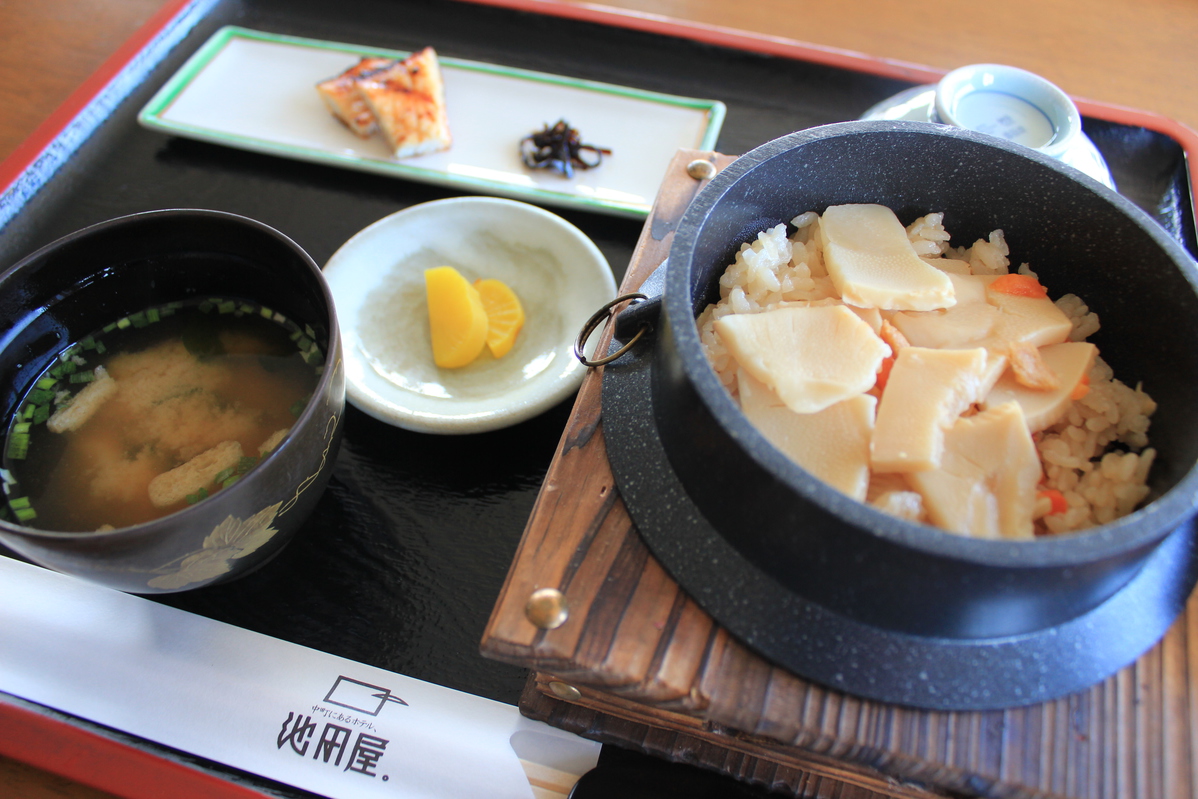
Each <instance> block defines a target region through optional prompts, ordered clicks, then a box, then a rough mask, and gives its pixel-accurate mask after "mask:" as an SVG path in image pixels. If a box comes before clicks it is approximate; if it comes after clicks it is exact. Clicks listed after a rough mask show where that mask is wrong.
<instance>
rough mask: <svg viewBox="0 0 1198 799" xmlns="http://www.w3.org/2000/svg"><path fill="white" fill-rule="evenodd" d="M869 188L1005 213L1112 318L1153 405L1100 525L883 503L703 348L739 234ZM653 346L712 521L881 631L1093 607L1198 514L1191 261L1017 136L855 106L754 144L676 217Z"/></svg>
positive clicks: (1024, 620)
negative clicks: (1129, 489) (993, 524)
mask: <svg viewBox="0 0 1198 799" xmlns="http://www.w3.org/2000/svg"><path fill="white" fill-rule="evenodd" d="M850 202H869V203H881V204H884V205H887V206H889V207H891V208H892V209H894V210H895V212H896V213H897V214H898V216H899V218H900V220H901V221H902V222H903V223H904V224H907V223H909V222H911V221H912V220H913V219H914V218H916V217H917V216H920V215H923V214H925V213H929V212H932V211H943V212H944V213H945V218H944V224H945V227H946V228H947V229H948V230H949V231H950V232H951V233H952V234H953V243H954V244H955V245H962V244H965V245H968V244H970V243H972V242H973V241H974V240H975V239H977V238H981V237H985V236H986V235H987V234H988V233H989V232H990V231H992V230H994V229H996V228H1001V229H1002V230H1004V231H1005V233H1006V238H1007V241H1008V243H1009V245H1010V247H1011V260H1012V262H1013V263H1015V264H1018V263H1021V262H1029V263H1030V264H1031V266H1032V268H1033V269H1034V270H1035V271H1036V272H1037V273H1038V274H1039V275H1040V278H1041V280H1042V282H1043V283H1044V284H1045V285H1046V286H1047V287H1048V290H1049V293H1050V296H1053V297H1058V296H1060V295H1062V294H1065V293H1074V294H1077V295H1079V296H1080V297H1082V298H1083V300H1085V301H1086V302H1087V303H1089V305H1090V306H1091V308H1092V309H1093V310H1095V311H1096V312H1097V313H1098V315H1099V317H1100V318H1101V320H1102V330H1101V331H1100V332H1099V333H1098V334H1097V335H1095V336H1094V337H1092V338H1091V340H1092V341H1093V342H1094V343H1096V344H1097V345H1098V347H1099V350H1100V352H1101V354H1102V357H1103V358H1104V359H1106V360H1107V362H1108V363H1110V364H1111V366H1112V367H1113V369H1114V371H1115V374H1116V376H1117V377H1119V378H1120V379H1122V380H1123V381H1124V382H1126V383H1128V384H1130V385H1135V384H1136V383H1138V382H1141V381H1142V382H1143V385H1144V388H1145V389H1146V390H1147V391H1148V393H1149V394H1150V395H1151V396H1152V397H1153V398H1154V399H1156V401H1157V402H1158V403H1159V409H1158V410H1157V412H1156V414H1155V415H1154V417H1153V422H1152V429H1151V431H1150V436H1151V440H1152V445H1153V446H1154V447H1156V449H1157V451H1158V456H1157V461H1156V463H1155V465H1154V467H1153V472H1152V475H1151V488H1152V495H1151V497H1152V500H1151V502H1150V503H1149V504H1148V505H1147V506H1146V507H1144V508H1142V509H1141V510H1139V511H1137V512H1135V513H1134V514H1132V515H1131V516H1129V517H1126V518H1124V519H1122V520H1119V521H1116V522H1114V523H1112V524H1108V525H1105V526H1103V527H1101V528H1097V529H1095V530H1092V531H1088V532H1083V533H1079V534H1074V535H1065V536H1060V537H1055V538H1052V539H1043V540H1038V541H1034V542H1003V541H986V540H977V539H972V538H967V537H963V536H958V535H952V534H948V533H945V532H942V531H940V530H936V529H934V528H931V527H926V526H923V525H918V524H911V523H907V522H904V521H901V520H899V519H896V518H892V517H890V516H887V515H885V514H882V513H879V512H877V511H874V510H873V509H871V508H869V507H867V506H865V505H864V504H861V503H857V502H854V501H852V500H850V499H848V498H847V497H845V496H843V495H841V494H839V493H838V492H836V491H835V490H833V489H831V488H829V487H828V486H825V485H823V484H822V483H820V482H819V481H817V480H815V479H814V478H813V477H811V476H810V475H809V474H808V473H807V472H805V471H804V470H803V469H801V468H799V467H798V466H796V465H795V464H794V463H792V462H791V461H789V460H788V459H787V458H786V457H785V456H783V455H782V454H781V453H780V452H779V451H778V450H776V449H775V448H774V447H772V446H771V445H770V444H769V443H768V442H767V441H766V440H765V438H763V437H762V436H761V435H760V434H759V433H758V432H757V431H756V430H755V429H754V428H753V427H752V425H750V424H749V423H748V422H747V420H746V419H745V418H744V416H743V415H742V414H741V413H740V411H739V409H738V408H737V406H736V404H735V402H734V401H733V400H732V399H731V397H730V396H729V395H728V394H727V393H726V392H725V391H724V389H723V388H722V387H721V385H720V383H719V381H718V379H717V378H716V375H715V373H714V371H713V370H712V369H711V367H710V365H709V364H708V362H707V359H706V358H705V356H704V354H703V352H702V350H701V348H700V343H699V337H698V332H697V329H696V326H695V323H694V319H695V316H696V315H697V314H698V313H699V312H700V311H701V310H702V308H704V307H705V306H706V305H707V304H708V303H709V302H712V301H714V300H715V299H717V298H718V288H717V280H718V277H719V275H720V274H721V273H722V271H723V270H724V268H725V267H726V266H727V264H729V263H730V262H731V261H732V259H733V255H734V253H735V252H736V250H737V248H738V247H739V245H740V243H741V242H743V241H746V240H749V239H751V238H753V237H755V235H756V233H757V232H758V231H760V230H764V229H766V228H769V227H772V226H774V225H776V224H778V223H780V222H788V221H789V220H790V219H791V218H793V217H794V216H796V215H798V214H799V213H801V212H803V211H807V210H816V211H821V212H822V211H823V209H824V208H826V207H827V206H829V205H833V204H840V203H850ZM665 283H666V286H665V294H664V301H663V310H662V319H661V324H660V326H659V327H660V331H659V333H658V336H657V350H656V353H655V355H654V358H655V361H654V370H653V408H654V414H655V418H656V421H657V425H658V426H659V428H660V431H661V436H662V440H663V442H664V445H665V449H666V451H667V452H668V453H669V459H670V462H671V463H672V465H673V468H674V470H675V471H676V472H677V475H678V477H679V479H680V480H681V482H682V483H683V484H684V485H685V487H686V490H687V492H688V494H689V495H690V497H691V498H692V499H693V500H694V502H695V503H696V505H697V506H698V507H699V508H700V510H701V512H702V513H703V514H704V515H705V516H706V517H707V519H708V520H709V521H710V522H711V523H712V525H713V526H714V527H715V528H716V529H717V530H719V532H720V533H721V534H722V535H723V536H724V537H725V538H726V539H727V540H728V541H729V542H730V543H731V544H732V545H733V546H734V547H735V549H736V550H737V551H738V552H740V553H741V554H742V555H743V556H744V557H746V558H747V559H748V560H750V561H751V562H752V563H754V564H756V565H757V566H759V567H760V568H761V569H763V570H764V571H765V572H766V573H768V574H769V575H770V576H771V577H772V578H773V579H775V580H777V581H779V582H780V583H782V584H783V585H785V586H787V587H789V588H790V589H791V590H793V591H795V592H797V593H798V594H799V595H801V596H803V597H805V598H807V599H809V600H811V601H814V602H816V603H818V604H819V605H821V606H822V607H825V608H827V609H830V610H832V611H834V612H836V613H839V614H843V615H845V616H847V617H849V618H852V619H855V620H859V621H862V622H865V623H868V624H870V625H874V626H877V627H880V628H883V629H890V630H895V631H899V632H902V633H906V634H913V635H923V636H945V637H950V638H964V639H972V638H991V637H995V636H1010V635H1020V634H1026V633H1029V632H1033V631H1036V630H1041V629H1044V628H1046V627H1049V626H1052V625H1054V624H1058V623H1061V622H1064V621H1066V620H1069V619H1071V618H1074V617H1077V616H1078V615H1079V614H1082V613H1084V612H1086V611H1087V610H1089V609H1092V608H1094V607H1096V606H1097V605H1098V604H1100V603H1101V602H1103V601H1104V600H1106V599H1107V598H1109V597H1110V596H1112V594H1114V593H1115V592H1116V591H1118V590H1119V589H1120V587H1121V586H1123V585H1125V584H1126V583H1127V582H1128V581H1129V580H1130V579H1131V578H1132V577H1133V576H1134V575H1135V574H1136V573H1137V571H1138V570H1139V569H1140V567H1141V566H1142V564H1143V563H1144V560H1145V558H1146V557H1148V555H1149V554H1150V553H1152V551H1153V550H1154V549H1155V548H1156V546H1157V545H1158V544H1159V543H1160V542H1161V540H1162V539H1163V538H1164V537H1165V536H1166V535H1167V534H1169V533H1170V532H1172V531H1174V530H1175V529H1177V528H1178V527H1179V526H1180V525H1182V524H1183V523H1186V522H1188V520H1189V519H1190V518H1191V517H1192V516H1193V514H1194V510H1195V497H1196V491H1198V473H1196V472H1195V469H1194V466H1195V462H1196V461H1198V422H1196V420H1198V346H1195V345H1196V344H1198V291H1196V288H1195V287H1196V285H1198V273H1196V272H1195V267H1194V263H1193V261H1192V259H1191V258H1190V257H1189V255H1188V254H1187V253H1186V252H1185V250H1184V249H1183V248H1182V247H1181V246H1180V244H1178V242H1176V241H1175V240H1173V239H1172V238H1170V237H1169V236H1168V235H1167V234H1166V233H1165V231H1164V230H1163V229H1161V228H1160V227H1159V225H1157V224H1156V223H1155V222H1154V221H1152V220H1151V219H1149V218H1148V217H1147V216H1146V215H1145V214H1144V213H1142V212H1141V211H1140V210H1139V209H1137V208H1136V207H1135V206H1133V205H1132V203H1130V202H1128V201H1127V200H1126V199H1124V198H1123V197H1121V196H1119V195H1118V194H1116V193H1114V192H1112V191H1110V190H1109V189H1107V188H1106V187H1104V186H1101V185H1100V184H1098V183H1097V182H1095V181H1093V180H1091V179H1089V178H1087V177H1085V176H1083V175H1082V174H1081V173H1079V172H1076V171H1074V170H1072V169H1070V168H1068V167H1065V166H1063V165H1061V164H1059V163H1058V162H1056V161H1053V160H1052V159H1049V158H1047V157H1044V156H1042V155H1040V154H1038V153H1035V152H1032V151H1030V150H1027V149H1026V148H1022V147H1019V146H1018V145H1012V144H1008V143H1006V142H1003V141H1000V140H997V139H993V138H991V137H987V136H983V135H981V134H976V133H973V132H970V131H964V130H960V129H955V128H948V127H944V126H939V125H931V124H922V123H903V122H899V123H896V122H854V123H844V124H836V125H828V126H824V127H820V128H814V129H811V130H807V131H802V132H798V133H794V134H791V135H789V136H786V137H783V138H781V139H778V140H775V141H773V142H770V143H767V144H765V145H763V146H762V147H760V148H757V149H756V150H753V151H752V152H750V153H748V154H746V155H745V156H743V157H742V158H740V159H739V160H737V161H736V162H735V163H734V164H732V165H731V166H729V167H728V168H727V169H726V170H725V171H724V172H722V173H721V174H719V175H717V176H716V177H715V178H714V179H713V180H712V182H711V183H710V184H709V185H708V186H707V187H706V188H705V189H704V190H703V191H702V192H701V193H700V195H699V196H698V197H697V198H696V200H695V201H694V202H693V204H692V205H691V207H690V208H689V209H688V210H687V212H686V214H685V215H684V217H683V219H682V222H681V223H680V225H679V228H678V231H677V233H676V237H675V240H674V244H673V248H672V250H671V253H670V258H669V266H668V269H667V273H666V279H665Z"/></svg>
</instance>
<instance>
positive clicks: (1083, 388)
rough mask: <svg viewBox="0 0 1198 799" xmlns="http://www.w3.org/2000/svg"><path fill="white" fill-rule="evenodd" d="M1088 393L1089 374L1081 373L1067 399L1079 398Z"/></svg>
mask: <svg viewBox="0 0 1198 799" xmlns="http://www.w3.org/2000/svg"><path fill="white" fill-rule="evenodd" d="M1089 393H1090V376H1089V375H1082V379H1081V380H1080V381H1078V384H1077V385H1076V386H1074V387H1073V393H1071V394H1070V395H1069V399H1072V400H1079V399H1081V398H1082V397H1084V396H1086V395H1087V394H1089Z"/></svg>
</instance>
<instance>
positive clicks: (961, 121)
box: [861, 64, 1115, 189]
mask: <svg viewBox="0 0 1198 799" xmlns="http://www.w3.org/2000/svg"><path fill="white" fill-rule="evenodd" d="M861 118H862V119H887V120H895V119H905V120H913V121H918V122H937V123H940V124H946V125H955V126H957V127H963V128H970V129H972V130H976V131H979V132H981V133H987V134H990V135H993V136H998V137H1000V138H1004V139H1007V140H1009V141H1013V142H1016V143H1018V144H1022V145H1024V146H1027V147H1031V148H1032V149H1034V150H1039V151H1040V152H1042V153H1044V154H1045V155H1048V156H1050V157H1052V158H1056V159H1057V160H1059V161H1062V162H1064V163H1066V164H1068V165H1069V166H1071V167H1073V168H1074V169H1077V170H1079V171H1081V172H1084V173H1085V174H1087V175H1089V176H1090V177H1092V178H1094V179H1095V180H1097V181H1098V182H1099V183H1102V184H1103V185H1105V186H1107V187H1109V188H1112V189H1114V188H1115V181H1114V179H1113V178H1112V177H1111V172H1110V169H1109V168H1108V167H1107V164H1106V161H1105V160H1104V159H1103V157H1102V154H1101V153H1099V152H1098V148H1097V147H1095V146H1094V142H1092V141H1091V140H1090V138H1089V137H1088V136H1086V134H1085V133H1083V132H1082V127H1081V124H1082V123H1081V115H1080V114H1079V113H1078V110H1077V106H1075V105H1074V104H1073V101H1072V100H1070V99H1069V96H1068V95H1067V94H1065V93H1064V92H1063V91H1061V89H1059V88H1058V87H1057V86H1055V85H1053V84H1052V83H1050V82H1049V81H1047V80H1045V79H1044V78H1042V77H1040V76H1039V75H1036V74H1034V73H1032V72H1028V71H1026V70H1022V69H1018V68H1016V67H1008V66H1003V65H1000V64H971V65H969V66H965V67H961V68H959V69H955V70H953V71H952V72H949V73H948V74H947V75H945V76H944V78H942V79H941V81H940V82H939V83H937V84H932V85H927V86H914V87H912V88H910V89H907V90H906V91H903V92H900V93H898V94H896V95H894V96H893V97H890V98H888V99H886V100H883V101H882V102H880V103H878V104H877V105H875V106H873V107H872V108H870V109H869V110H868V111H866V112H865V114H864V115H862V117H861Z"/></svg>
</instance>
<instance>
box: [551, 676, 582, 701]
mask: <svg viewBox="0 0 1198 799" xmlns="http://www.w3.org/2000/svg"><path fill="white" fill-rule="evenodd" d="M549 690H550V691H553V695H554V696H556V697H557V698H558V699H565V700H566V701H567V702H577V701H578V700H579V699H582V692H581V691H579V690H578V689H577V688H575V687H574V686H573V685H567V684H566V683H564V682H560V681H558V680H554V681H553V682H551V683H549Z"/></svg>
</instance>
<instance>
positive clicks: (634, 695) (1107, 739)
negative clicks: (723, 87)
mask: <svg viewBox="0 0 1198 799" xmlns="http://www.w3.org/2000/svg"><path fill="white" fill-rule="evenodd" d="M733 160H734V157H732V156H726V155H721V154H718V153H701V152H697V151H692V150H683V151H680V152H679V153H678V154H677V155H676V156H675V158H674V160H673V162H672V163H671V164H670V167H669V169H668V170H667V172H666V176H665V178H664V180H663V183H662V188H661V191H660V193H659V194H658V197H657V199H656V202H655V204H654V208H653V211H652V213H651V214H650V216H649V218H648V220H647V221H646V223H645V227H644V230H643V231H642V233H641V238H640V241H639V242H638V243H637V247H636V249H635V251H634V253H633V257H632V262H631V263H630V265H629V267H628V272H627V274H626V276H625V279H624V283H623V285H622V287H621V293H625V292H629V291H635V289H636V287H638V286H640V285H641V283H642V282H643V281H644V279H645V278H646V277H647V276H648V275H649V274H650V273H651V272H652V271H653V269H655V268H656V267H657V266H658V265H659V264H660V263H661V262H662V260H664V259H665V257H666V255H667V254H668V253H669V248H670V242H671V241H672V240H673V234H674V229H675V226H676V225H677V223H678V221H679V219H680V218H681V216H682V213H683V211H685V209H686V207H687V205H688V204H689V203H690V201H691V199H692V198H693V197H694V196H695V194H697V193H698V191H699V190H700V189H701V188H702V186H703V185H704V184H705V183H706V179H696V178H695V177H692V176H691V174H688V165H692V164H693V162H695V161H708V162H710V163H712V164H713V165H714V166H715V167H716V168H717V170H718V169H722V168H723V167H725V166H727V164H729V163H731V162H732V161H733ZM691 171H692V173H693V174H696V175H702V174H703V173H702V172H701V171H699V170H696V169H694V168H693V167H692V169H691ZM709 178H710V175H708V176H707V179H709ZM606 345H607V342H606V340H603V341H601V342H600V345H599V351H605V348H606ZM602 377H603V375H602V368H599V369H594V370H592V371H591V372H590V374H588V375H587V377H586V378H585V380H584V381H583V384H582V388H581V389H580V391H579V395H578V399H577V401H576V403H575V406H574V410H573V412H572V413H571V415H570V419H569V422H568V423H567V426H566V429H565V431H564V433H563V435H562V439H561V443H560V444H559V446H558V450H557V453H556V454H555V456H554V459H553V462H552V464H551V466H550V469H549V472H548V474H547V476H546V478H545V482H544V484H543V485H542V487H541V492H540V494H539V496H538V498H537V502H536V505H535V507H534V508H533V512H532V515H531V517H530V518H529V521H528V525H527V527H526V528H525V531H524V537H523V540H522V541H521V544H520V548H519V549H518V551H517V553H516V557H515V559H514V561H513V563H512V567H511V569H510V571H509V573H508V576H507V580H506V582H505V584H504V587H503V590H502V591H501V593H500V595H499V598H498V600H497V601H496V605H495V608H494V610H493V611H492V615H491V619H490V621H489V623H488V625H487V628H486V630H485V632H484V634H483V639H482V643H481V651H482V653H483V654H484V655H485V656H487V657H490V658H494V659H496V660H502V661H506V662H508V663H514V664H517V665H520V666H523V667H526V668H530V669H532V670H533V671H534V672H535V673H536V674H535V679H534V680H533V681H531V682H530V687H529V689H528V690H527V691H526V692H525V697H524V699H523V700H522V702H521V707H522V709H523V710H524V712H525V713H526V714H528V715H530V716H533V717H535V718H541V719H544V720H546V721H549V722H551V723H553V724H556V725H557V726H560V727H562V728H565V729H570V730H572V731H574V732H578V733H580V734H583V735H586V736H588V737H591V738H595V739H598V740H604V741H606V742H611V743H620V744H623V745H625V746H629V747H632V748H638V749H641V750H644V751H648V752H651V753H652V754H656V755H659V756H662V757H667V758H670V759H674V760H681V761H686V762H692V763H697V764H699V765H703V766H706V767H708V768H712V769H716V770H719V771H721V772H725V773H730V774H733V775H734V776H737V777H740V778H742V779H745V780H749V781H752V782H758V783H763V784H766V785H768V786H769V787H770V788H772V789H773V790H775V791H784V792H787V793H790V794H792V795H794V796H801V797H824V796H839V797H845V799H848V798H849V797H852V799H872V797H875V796H886V797H903V798H907V797H917V796H924V797H926V796H930V795H935V794H934V793H928V792H927V791H932V792H936V791H940V792H953V793H961V794H967V795H984V796H997V797H1008V796H1020V797H1022V796H1036V797H1068V798H1069V799H1188V798H1189V797H1192V796H1193V795H1194V793H1195V788H1196V787H1198V773H1196V766H1198V751H1196V748H1198V738H1196V736H1195V732H1194V731H1195V729H1196V727H1198V684H1196V683H1195V677H1196V675H1195V674H1194V673H1192V670H1191V668H1190V662H1191V661H1194V662H1195V663H1196V664H1198V606H1196V605H1195V602H1196V601H1198V599H1195V597H1191V599H1190V601H1189V603H1187V607H1186V610H1185V612H1184V613H1183V614H1182V615H1181V617H1179V618H1178V620H1177V621H1176V622H1175V623H1174V624H1173V626H1172V627H1171V628H1170V629H1169V631H1168V633H1167V634H1166V635H1165V637H1164V639H1163V640H1162V641H1161V642H1160V643H1159V644H1157V645H1156V646H1155V647H1153V648H1152V649H1151V650H1150V651H1148V652H1147V653H1146V654H1144V655H1143V656H1142V657H1141V658H1140V659H1139V660H1138V661H1136V662H1135V663H1134V664H1132V665H1130V666H1128V667H1127V668H1124V669H1122V670H1121V671H1119V672H1118V673H1116V674H1115V675H1113V676H1111V677H1110V678H1108V679H1107V680H1105V681H1103V682H1102V683H1099V684H1098V685H1096V686H1094V687H1092V688H1090V689H1088V690H1086V691H1081V692H1079V693H1076V694H1072V695H1070V696H1067V697H1064V698H1061V699H1058V700H1055V701H1051V702H1045V703H1042V704H1038V705H1032V706H1028V707H1022V708H1013V709H1009V710H999V711H977V712H941V711H923V710H916V709H912V708H907V707H899V706H895V705H889V704H886V703H882V702H875V701H871V700H864V699H860V698H857V697H855V696H850V695H847V694H843V693H838V692H836V691H832V690H828V689H826V688H823V687H821V686H818V685H815V684H813V683H810V682H808V681H806V680H804V679H802V678H800V677H797V676H795V675H793V674H791V673H789V672H787V671H785V670H783V669H780V668H778V667H775V666H773V665H772V664H770V663H769V662H767V661H766V660H764V659H762V658H761V657H759V656H757V655H756V654H754V653H753V652H752V651H751V650H749V649H748V648H746V647H745V646H743V645H742V644H740V643H739V642H738V641H737V640H736V639H734V638H733V637H732V636H731V635H730V634H729V633H728V632H727V631H726V630H724V629H723V628H721V627H720V626H719V625H717V624H716V623H715V622H714V621H713V620H712V618H711V617H710V616H709V615H708V614H707V613H706V612H704V611H703V609H702V608H700V607H699V606H698V605H697V604H696V603H695V602H694V601H693V600H692V599H691V598H690V597H689V596H688V595H687V594H686V593H685V592H684V591H683V590H682V589H681V588H680V587H679V586H678V584H677V583H676V582H675V581H674V580H673V579H672V578H671V577H670V576H669V574H668V573H666V571H665V570H664V569H663V568H662V566H661V565H660V564H659V563H658V562H657V561H656V560H655V559H654V558H653V557H652V556H651V554H650V553H649V550H648V549H647V548H646V546H645V544H644V542H643V541H642V540H641V538H640V535H639V533H638V532H637V530H636V528H635V526H634V525H633V523H632V520H631V518H630V517H629V514H628V510H627V508H626V507H625V506H624V503H623V502H622V501H621V499H620V496H619V493H618V491H617V490H616V488H615V481H614V477H613V476H612V471H611V467H610V466H609V464H608V460H607V454H606V445H605V441H604V437H603V425H602V421H601V418H600V397H601V387H602ZM538 592H540V593H538ZM534 594H536V595H537V598H538V599H539V600H540V603H539V604H536V603H534V604H535V607H534V608H533V609H532V612H531V614H530V600H531V599H533V597H534ZM1196 596H1198V594H1196ZM562 603H564V607H565V609H566V611H567V615H566V618H565V621H564V623H562V624H560V626H556V627H552V626H551V625H552V623H553V621H555V619H554V618H553V617H554V611H556V610H558V609H559V606H561V604H562ZM530 615H531V617H532V618H536V619H537V620H538V622H539V623H540V624H541V625H542V626H538V625H537V624H534V623H533V622H532V621H530ZM1193 671H1198V669H1195V670H1193ZM919 785H922V786H925V787H926V789H927V790H926V791H925V790H923V789H921V788H919V787H918V786H919ZM833 788H835V790H836V791H839V793H836V792H833ZM850 791H851V792H850Z"/></svg>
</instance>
